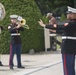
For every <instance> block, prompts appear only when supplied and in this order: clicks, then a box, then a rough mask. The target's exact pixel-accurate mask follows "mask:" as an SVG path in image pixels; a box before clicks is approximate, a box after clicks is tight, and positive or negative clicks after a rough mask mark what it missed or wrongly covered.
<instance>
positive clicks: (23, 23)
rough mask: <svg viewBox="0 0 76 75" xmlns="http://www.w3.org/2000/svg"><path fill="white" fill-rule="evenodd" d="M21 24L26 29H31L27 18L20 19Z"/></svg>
mask: <svg viewBox="0 0 76 75" xmlns="http://www.w3.org/2000/svg"><path fill="white" fill-rule="evenodd" d="M20 25H21V26H22V27H24V28H26V29H29V26H28V25H27V24H26V20H25V19H22V20H21V21H20Z"/></svg>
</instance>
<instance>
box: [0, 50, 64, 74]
mask: <svg viewBox="0 0 76 75" xmlns="http://www.w3.org/2000/svg"><path fill="white" fill-rule="evenodd" d="M1 59H2V63H3V64H4V66H3V67H1V66H0V75H63V68H62V61H61V53H60V52H58V51H57V52H49V53H41V54H34V55H28V54H22V64H23V65H24V66H25V69H18V68H17V67H16V66H17V65H16V64H17V62H16V55H15V56H14V65H15V66H14V70H10V69H9V66H8V63H9V55H2V56H1Z"/></svg>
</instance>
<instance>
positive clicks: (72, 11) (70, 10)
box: [67, 6, 76, 13]
mask: <svg viewBox="0 0 76 75" xmlns="http://www.w3.org/2000/svg"><path fill="white" fill-rule="evenodd" d="M67 8H68V11H67V13H76V9H75V8H72V7H70V6H68V7H67Z"/></svg>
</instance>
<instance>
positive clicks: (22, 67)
mask: <svg viewBox="0 0 76 75" xmlns="http://www.w3.org/2000/svg"><path fill="white" fill-rule="evenodd" d="M17 68H22V69H23V68H25V67H24V66H18V67H17Z"/></svg>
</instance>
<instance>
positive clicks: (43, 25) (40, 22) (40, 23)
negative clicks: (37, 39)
mask: <svg viewBox="0 0 76 75" xmlns="http://www.w3.org/2000/svg"><path fill="white" fill-rule="evenodd" d="M38 23H39V25H40V26H42V27H45V24H44V23H43V21H42V20H41V19H40V21H38Z"/></svg>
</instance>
